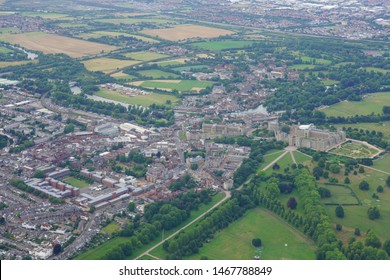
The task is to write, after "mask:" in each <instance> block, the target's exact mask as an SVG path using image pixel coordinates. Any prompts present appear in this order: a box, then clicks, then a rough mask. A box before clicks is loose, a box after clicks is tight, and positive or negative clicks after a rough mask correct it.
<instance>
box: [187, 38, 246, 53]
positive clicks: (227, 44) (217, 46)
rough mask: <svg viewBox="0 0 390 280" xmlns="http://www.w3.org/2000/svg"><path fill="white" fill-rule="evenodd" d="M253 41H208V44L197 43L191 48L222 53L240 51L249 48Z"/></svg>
mask: <svg viewBox="0 0 390 280" xmlns="http://www.w3.org/2000/svg"><path fill="white" fill-rule="evenodd" d="M253 43H254V41H236V40H226V41H210V42H199V43H193V44H191V45H192V46H195V47H198V48H201V49H206V50H210V51H222V50H229V49H242V48H245V47H248V46H251V45H252V44H253Z"/></svg>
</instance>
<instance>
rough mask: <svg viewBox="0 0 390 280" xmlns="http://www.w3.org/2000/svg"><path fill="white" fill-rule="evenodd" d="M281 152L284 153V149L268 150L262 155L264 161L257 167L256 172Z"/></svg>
mask: <svg viewBox="0 0 390 280" xmlns="http://www.w3.org/2000/svg"><path fill="white" fill-rule="evenodd" d="M283 153H284V150H271V151H268V152H267V153H266V154H265V155H264V157H263V159H264V161H263V162H262V163H261V164H260V166H259V169H258V170H257V172H260V171H262V170H263V168H264V167H266V166H267V165H268V164H270V163H271V162H273V161H274V160H275V159H277V158H278V156H280V155H281V154H283Z"/></svg>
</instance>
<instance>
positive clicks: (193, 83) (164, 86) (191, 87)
mask: <svg viewBox="0 0 390 280" xmlns="http://www.w3.org/2000/svg"><path fill="white" fill-rule="evenodd" d="M130 84H132V85H135V86H141V87H144V88H148V89H160V90H165V91H173V90H177V91H178V92H189V91H193V92H199V91H200V90H202V89H205V88H206V87H211V86H212V85H213V83H212V82H207V81H197V80H148V81H138V82H133V83H130Z"/></svg>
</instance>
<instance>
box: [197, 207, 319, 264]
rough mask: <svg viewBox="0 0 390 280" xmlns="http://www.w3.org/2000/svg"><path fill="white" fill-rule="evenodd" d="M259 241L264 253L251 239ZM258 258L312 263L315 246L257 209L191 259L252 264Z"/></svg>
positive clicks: (283, 223) (289, 227)
mask: <svg viewBox="0 0 390 280" xmlns="http://www.w3.org/2000/svg"><path fill="white" fill-rule="evenodd" d="M257 237H258V238H260V239H261V240H262V243H263V247H262V249H261V251H259V250H257V249H256V248H255V247H253V245H252V239H253V238H257ZM256 255H259V256H260V257H261V259H264V260H310V259H315V246H314V245H313V242H312V241H311V240H309V239H307V238H306V237H305V236H304V235H303V234H302V233H300V232H299V231H297V230H296V229H295V228H293V227H291V226H290V225H288V224H287V223H286V222H285V221H283V220H281V219H280V218H278V217H276V216H275V215H273V214H272V213H270V212H269V211H267V210H265V209H261V208H256V209H253V210H249V211H248V212H247V213H245V214H244V216H243V217H242V218H240V219H239V220H237V221H235V222H233V223H232V224H230V225H229V226H228V227H227V228H226V229H224V230H222V231H220V232H218V233H216V234H215V237H214V238H213V239H212V240H211V242H210V243H206V244H204V245H203V247H201V248H200V249H199V253H198V254H196V255H193V256H190V259H195V260H199V259H200V258H201V257H202V256H205V257H207V258H208V259H212V260H252V259H253V257H254V256H256Z"/></svg>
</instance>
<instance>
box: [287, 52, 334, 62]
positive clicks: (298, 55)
mask: <svg viewBox="0 0 390 280" xmlns="http://www.w3.org/2000/svg"><path fill="white" fill-rule="evenodd" d="M292 54H293V55H294V56H295V57H296V58H299V59H301V60H302V62H304V63H311V64H315V65H316V64H322V65H329V64H331V63H332V61H331V60H328V59H323V58H315V57H311V56H307V55H305V54H302V53H300V52H295V51H293V52H292Z"/></svg>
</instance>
